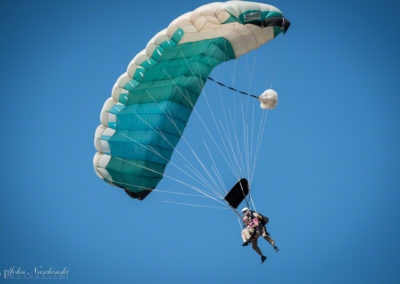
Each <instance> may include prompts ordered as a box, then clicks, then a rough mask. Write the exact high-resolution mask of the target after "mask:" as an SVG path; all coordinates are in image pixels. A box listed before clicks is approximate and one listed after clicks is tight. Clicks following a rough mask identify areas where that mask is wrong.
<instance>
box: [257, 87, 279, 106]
mask: <svg viewBox="0 0 400 284" xmlns="http://www.w3.org/2000/svg"><path fill="white" fill-rule="evenodd" d="M258 99H259V100H260V102H261V103H260V107H261V108H262V109H274V108H276V105H277V104H278V93H277V92H275V91H274V90H272V89H268V90H265V91H264V93H262V95H261V96H259V97H258Z"/></svg>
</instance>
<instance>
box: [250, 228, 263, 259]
mask: <svg viewBox="0 0 400 284" xmlns="http://www.w3.org/2000/svg"><path fill="white" fill-rule="evenodd" d="M259 236H260V233H259V232H256V235H255V236H254V237H253V238H252V239H251V247H252V248H253V249H254V250H255V251H256V252H257V253H258V254H259V255H260V256H261V264H262V263H264V261H265V260H266V259H267V257H266V256H264V255H263V254H262V252H261V250H260V248H259V247H258V244H257V240H258V237H259Z"/></svg>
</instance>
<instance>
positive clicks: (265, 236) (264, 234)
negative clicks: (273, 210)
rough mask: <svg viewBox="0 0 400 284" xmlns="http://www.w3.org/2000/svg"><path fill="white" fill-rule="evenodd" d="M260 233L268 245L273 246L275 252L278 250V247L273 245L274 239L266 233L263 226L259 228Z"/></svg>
mask: <svg viewBox="0 0 400 284" xmlns="http://www.w3.org/2000/svg"><path fill="white" fill-rule="evenodd" d="M261 234H262V236H263V238H264V239H265V240H266V241H267V242H269V243H270V245H271V246H272V247H273V248H274V250H275V251H276V252H278V251H279V248H278V247H277V246H276V245H275V241H274V240H273V239H272V238H271V236H270V235H269V234H268V232H267V229H266V228H265V226H263V227H262V229H261Z"/></svg>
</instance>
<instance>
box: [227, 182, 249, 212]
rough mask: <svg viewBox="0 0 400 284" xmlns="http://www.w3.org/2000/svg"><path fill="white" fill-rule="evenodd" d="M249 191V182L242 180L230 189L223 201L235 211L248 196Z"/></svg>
mask: <svg viewBox="0 0 400 284" xmlns="http://www.w3.org/2000/svg"><path fill="white" fill-rule="evenodd" d="M249 191H250V189H249V182H248V181H247V179H245V178H242V179H240V180H239V181H238V182H237V183H236V184H235V185H234V186H233V187H232V189H231V190H230V191H229V192H228V194H227V195H226V196H225V198H224V199H225V201H226V202H228V204H229V205H230V206H231V207H232V208H234V209H236V208H237V207H238V206H239V205H240V203H242V201H243V200H244V199H245V198H246V196H247V194H249Z"/></svg>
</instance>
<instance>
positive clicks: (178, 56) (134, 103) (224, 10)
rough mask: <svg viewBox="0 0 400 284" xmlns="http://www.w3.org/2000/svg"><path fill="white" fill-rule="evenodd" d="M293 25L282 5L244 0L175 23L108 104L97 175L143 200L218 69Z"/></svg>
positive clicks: (98, 140)
mask: <svg viewBox="0 0 400 284" xmlns="http://www.w3.org/2000/svg"><path fill="white" fill-rule="evenodd" d="M289 25H290V23H289V22H288V21H287V20H285V18H284V16H283V14H282V13H281V11H280V10H278V9H277V8H275V7H273V6H271V5H267V4H262V3H255V2H245V1H229V2H218V3H211V4H207V5H204V6H201V7H199V8H197V9H196V10H194V11H192V12H189V13H186V14H184V15H182V16H180V17H178V18H177V19H175V20H174V21H172V22H171V24H170V25H169V26H168V28H166V29H164V30H162V31H161V32H159V33H158V34H156V35H155V36H154V37H153V38H152V39H151V40H150V41H149V43H148V44H147V46H146V48H145V49H144V50H143V51H141V52H139V53H138V54H137V55H136V56H135V57H134V58H133V60H132V61H131V62H130V64H129V66H128V68H127V71H126V72H125V73H124V74H122V75H121V76H120V77H119V79H118V80H117V82H116V83H115V85H114V88H113V90H112V96H111V98H109V99H108V100H107V101H106V102H105V104H104V107H103V109H102V111H101V115H100V121H101V125H100V126H99V127H98V128H97V130H96V133H95V139H94V144H95V147H96V150H97V151H98V152H97V153H96V154H95V156H94V159H93V164H94V169H95V172H96V173H97V175H98V176H99V177H100V178H101V179H103V180H104V181H106V182H108V183H110V184H112V185H115V186H119V187H121V188H124V189H125V191H126V192H127V193H128V194H129V195H130V196H131V197H135V198H139V199H143V198H144V197H145V196H146V195H147V194H148V193H150V192H151V190H153V189H154V188H156V186H157V184H158V183H159V182H160V180H161V179H162V177H163V174H164V170H165V168H166V166H167V165H168V162H169V160H170V159H171V156H172V154H173V151H174V148H175V146H176V145H177V143H178V142H179V140H180V138H181V136H182V134H183V132H184V129H185V127H186V124H187V122H188V119H189V117H190V115H191V112H192V110H193V108H194V106H195V104H196V101H197V99H198V97H199V95H200V93H201V91H202V89H203V86H204V84H205V83H206V81H207V77H208V75H209V74H210V72H211V71H212V69H213V68H214V67H215V66H217V65H218V64H221V63H222V62H225V61H228V60H231V59H236V58H238V57H240V56H241V55H243V54H245V53H248V52H250V51H251V50H253V49H256V48H258V47H259V46H261V45H263V44H265V43H266V42H268V41H269V40H271V39H273V38H275V37H276V36H277V35H278V34H279V33H281V32H286V30H287V28H288V27H289Z"/></svg>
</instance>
